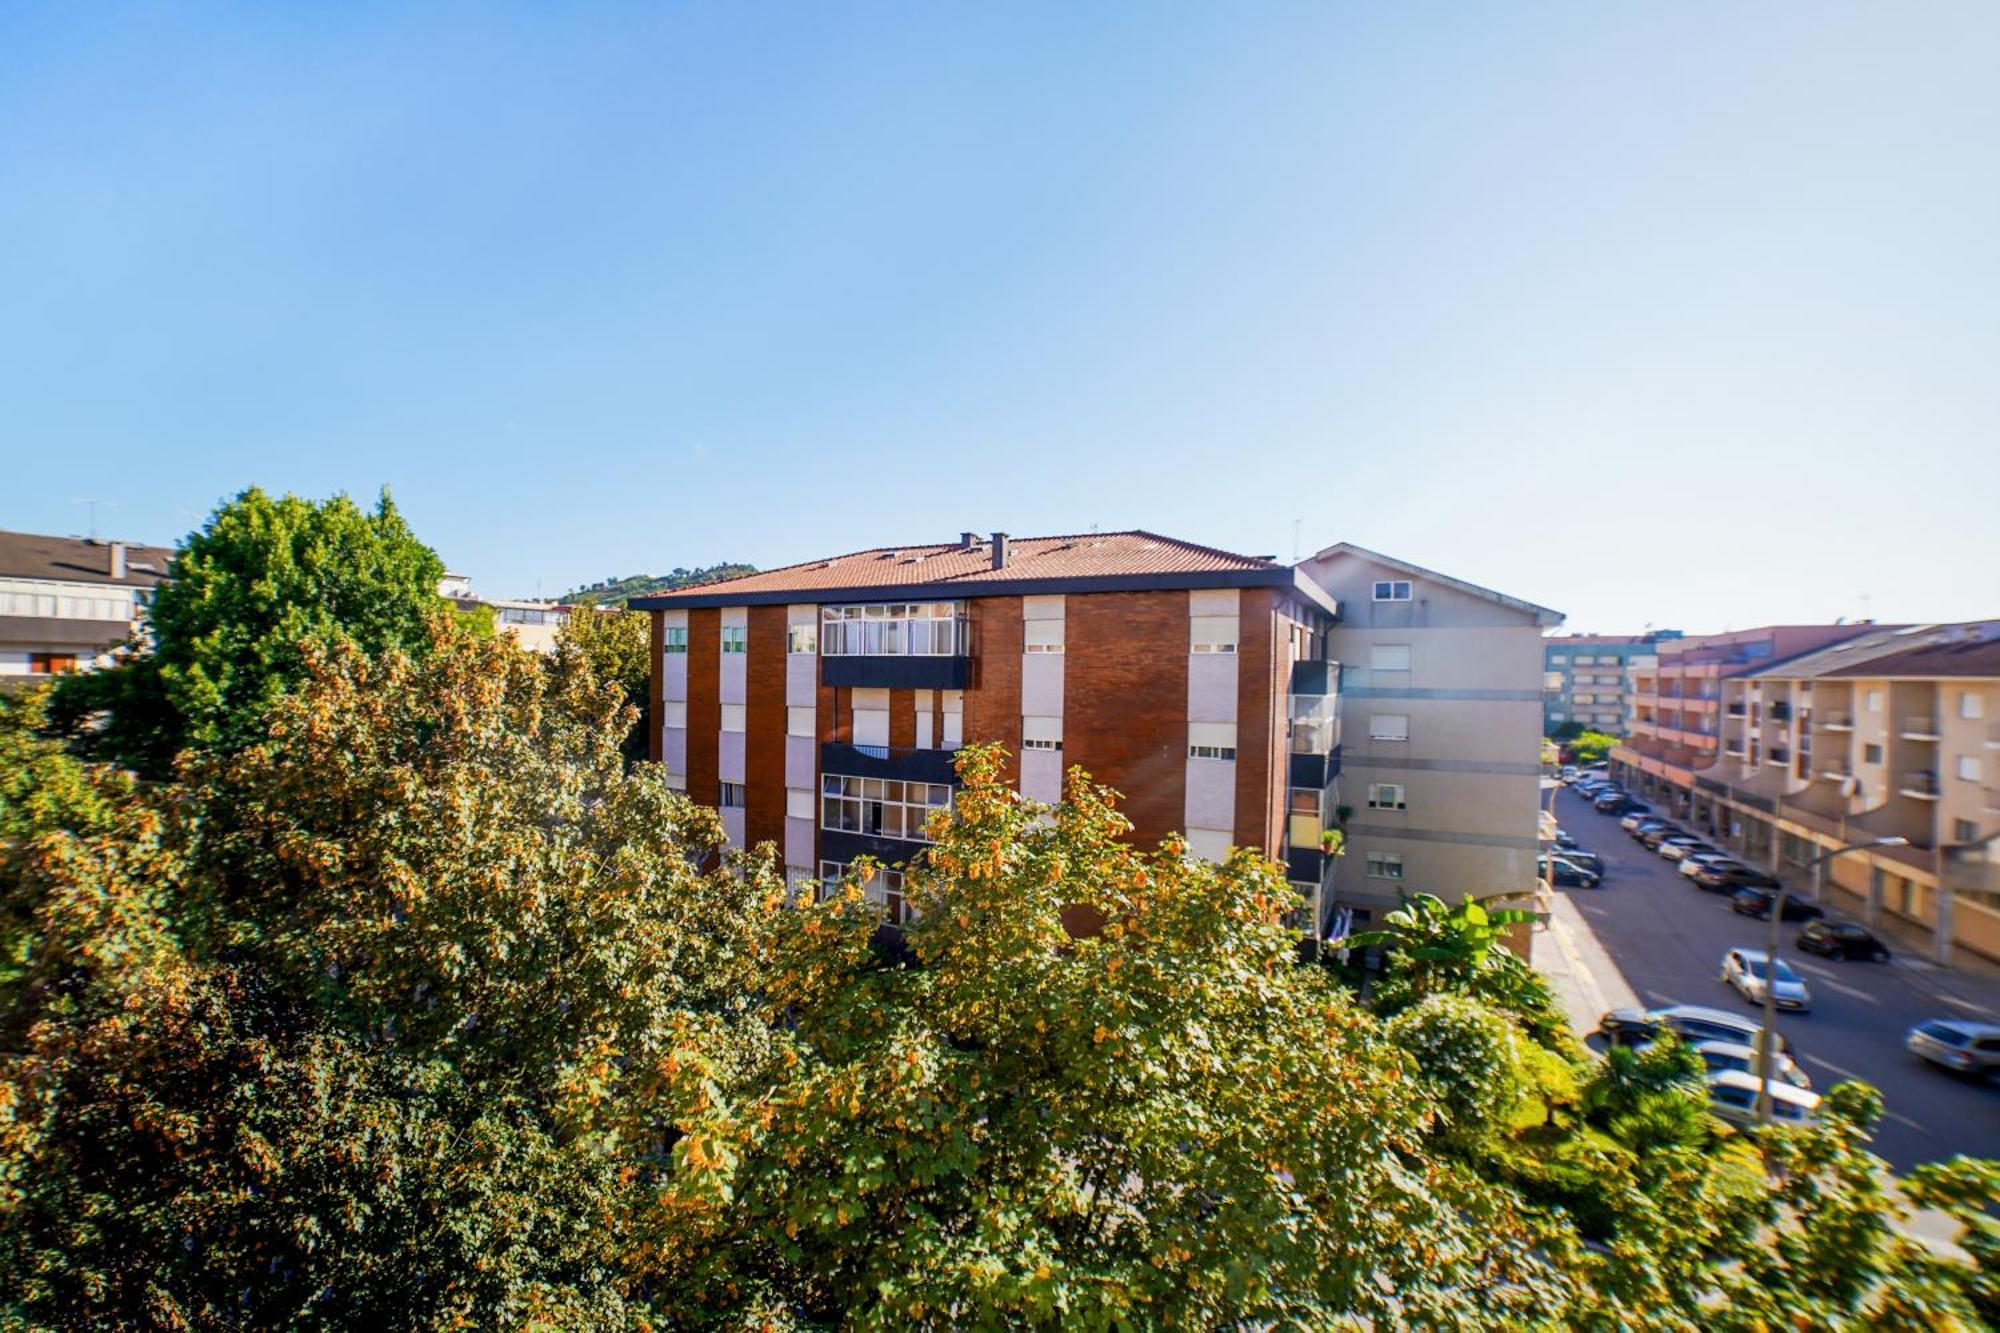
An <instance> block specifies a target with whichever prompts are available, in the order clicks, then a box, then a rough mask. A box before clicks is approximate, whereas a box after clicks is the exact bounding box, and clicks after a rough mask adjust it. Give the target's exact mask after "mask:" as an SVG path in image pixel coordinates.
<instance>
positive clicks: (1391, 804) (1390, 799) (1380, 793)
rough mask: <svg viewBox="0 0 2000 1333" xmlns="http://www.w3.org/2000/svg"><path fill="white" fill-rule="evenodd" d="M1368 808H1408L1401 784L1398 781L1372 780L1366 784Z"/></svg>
mask: <svg viewBox="0 0 2000 1333" xmlns="http://www.w3.org/2000/svg"><path fill="white" fill-rule="evenodd" d="M1368 808H1369V809H1370V810H1406V809H1408V808H1409V805H1408V802H1407V800H1406V793H1405V791H1404V788H1403V784H1402V783H1400V782H1374V783H1370V784H1369V786H1368Z"/></svg>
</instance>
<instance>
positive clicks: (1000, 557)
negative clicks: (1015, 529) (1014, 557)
mask: <svg viewBox="0 0 2000 1333" xmlns="http://www.w3.org/2000/svg"><path fill="white" fill-rule="evenodd" d="M1006 567H1007V534H1006V533H1004V532H996V533H994V534H993V568H995V569H1005V568H1006Z"/></svg>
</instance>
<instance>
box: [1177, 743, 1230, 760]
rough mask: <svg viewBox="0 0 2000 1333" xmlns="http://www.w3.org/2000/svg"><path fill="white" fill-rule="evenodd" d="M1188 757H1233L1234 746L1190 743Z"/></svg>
mask: <svg viewBox="0 0 2000 1333" xmlns="http://www.w3.org/2000/svg"><path fill="white" fill-rule="evenodd" d="M1188 758H1190V759H1234V758H1236V747H1235V746H1232V745H1190V746H1188Z"/></svg>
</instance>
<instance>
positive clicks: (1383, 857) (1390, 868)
mask: <svg viewBox="0 0 2000 1333" xmlns="http://www.w3.org/2000/svg"><path fill="white" fill-rule="evenodd" d="M1402 877H1403V858H1402V857H1401V856H1398V855H1397V854H1396V853H1394V852H1370V853H1368V878H1370V879H1401V878H1402Z"/></svg>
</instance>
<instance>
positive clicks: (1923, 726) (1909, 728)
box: [1903, 713, 1940, 741]
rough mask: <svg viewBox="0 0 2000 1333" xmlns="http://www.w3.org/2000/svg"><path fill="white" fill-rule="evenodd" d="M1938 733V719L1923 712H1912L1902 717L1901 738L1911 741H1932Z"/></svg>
mask: <svg viewBox="0 0 2000 1333" xmlns="http://www.w3.org/2000/svg"><path fill="white" fill-rule="evenodd" d="M1939 735H1940V733H1939V731H1938V720H1937V719H1936V718H1935V717H1932V716H1929V715H1928V714H1924V713H1913V714H1911V715H1910V716H1909V717H1906V718H1904V719H1903V738H1904V739H1905V740H1913V741H1934V740H1936V739H1937V738H1938V736H1939Z"/></svg>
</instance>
